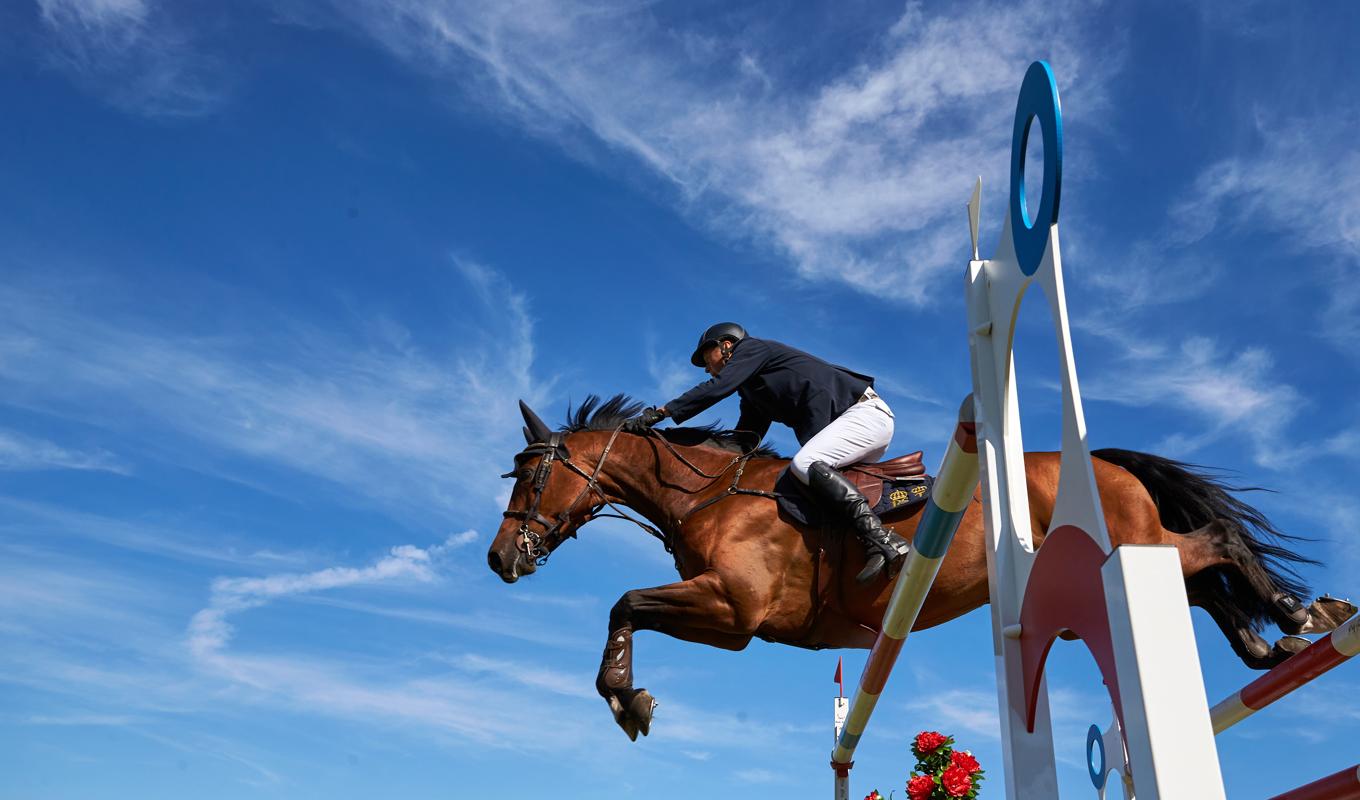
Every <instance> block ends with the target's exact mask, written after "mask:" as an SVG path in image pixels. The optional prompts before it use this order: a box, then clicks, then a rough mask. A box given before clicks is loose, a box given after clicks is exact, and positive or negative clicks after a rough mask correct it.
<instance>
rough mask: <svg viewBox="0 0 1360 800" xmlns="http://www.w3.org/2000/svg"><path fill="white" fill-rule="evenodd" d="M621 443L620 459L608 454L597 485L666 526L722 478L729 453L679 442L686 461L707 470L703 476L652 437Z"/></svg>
mask: <svg viewBox="0 0 1360 800" xmlns="http://www.w3.org/2000/svg"><path fill="white" fill-rule="evenodd" d="M629 444H630V445H632V446H629V447H627V448H625V450H624V452H623V453H621V454H620V455H624V456H625V457H624V458H620V459H618V460H617V461H614V460H613V459H610V460H609V461H608V462H606V465H605V468H604V469H603V470H602V472H601V476H600V477H601V484H602V485H603V486H604V487H605V490H606V491H608V492H609V493H610V494H611V495H612V496H613V497H614V498H616V499H618V500H619V501H620V502H621V503H622V504H623V505H626V506H628V507H629V508H631V509H633V510H634V511H637V512H638V513H639V514H641V515H642V516H644V517H646V518H647V519H648V520H649V521H650V522H652V523H653V524H655V525H657V526H659V527H662V528H669V527H670V526H672V525H673V524H674V523H675V522H676V521H678V520H679V519H681V518H683V517H684V515H685V513H686V512H687V511H689V509H690V508H691V507H693V506H694V504H695V503H697V502H699V500H700V498H701V497H702V496H703V495H705V494H706V492H705V490H706V489H708V488H709V487H712V486H714V485H715V483H722V482H723V481H724V480H727V479H728V478H729V476H728V475H727V474H725V473H724V468H725V467H727V466H729V465H730V464H731V462H732V456H731V455H730V454H726V453H722V452H719V451H716V450H714V449H713V448H708V447H679V446H676V448H675V449H676V451H677V452H679V453H681V454H682V455H683V456H684V457H685V458H686V459H687V460H688V461H689V462H690V463H691V464H693V465H694V466H695V467H698V468H699V469H700V470H703V471H704V472H706V473H708V474H709V475H717V474H719V473H724V474H723V475H722V477H720V478H717V479H716V480H715V479H714V478H706V477H704V476H703V475H700V474H698V473H696V472H695V471H694V470H692V469H691V468H690V467H688V466H686V465H685V464H684V463H683V462H682V461H680V459H678V458H676V457H675V455H674V454H672V453H671V452H669V451H668V450H667V449H666V446H665V445H663V444H661V443H659V442H657V441H655V440H644V439H641V438H635V439H633V440H632V441H630V442H629Z"/></svg>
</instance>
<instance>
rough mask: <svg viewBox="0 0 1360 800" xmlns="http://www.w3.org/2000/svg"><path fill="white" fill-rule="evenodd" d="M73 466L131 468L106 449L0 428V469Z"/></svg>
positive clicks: (104, 469)
mask: <svg viewBox="0 0 1360 800" xmlns="http://www.w3.org/2000/svg"><path fill="white" fill-rule="evenodd" d="M43 469H76V470H94V471H99V472H114V473H118V474H120V475H127V474H130V473H131V471H132V469H131V467H130V466H128V465H127V464H126V463H124V462H123V461H121V460H120V459H119V458H117V457H116V456H114V455H113V454H112V453H110V452H108V451H107V450H102V449H99V448H95V449H93V450H71V449H68V448H65V447H62V446H61V445H58V444H56V443H54V442H49V441H47V440H46V439H39V438H36V437H33V436H25V435H24V434H22V433H19V432H17V431H5V430H0V470H12V471H28V470H43Z"/></svg>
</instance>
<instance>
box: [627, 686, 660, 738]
mask: <svg viewBox="0 0 1360 800" xmlns="http://www.w3.org/2000/svg"><path fill="white" fill-rule="evenodd" d="M655 710H656V698H654V697H652V695H651V694H650V693H649V692H648V691H647V690H646V689H638V693H637V694H635V695H633V699H632V701H631V702H630V703H628V716H629V718H630V719H631V720H633V721H634V722H635V724H636V726H637V730H638V731H639V732H641V733H642V735H643V736H646V735H647V734H649V733H651V732H652V712H653V711H655Z"/></svg>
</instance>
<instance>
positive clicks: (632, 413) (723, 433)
mask: <svg viewBox="0 0 1360 800" xmlns="http://www.w3.org/2000/svg"><path fill="white" fill-rule="evenodd" d="M640 413H642V403H639V402H637V401H636V400H634V399H633V398H631V397H629V396H628V395H626V394H616V395H614V396H613V397H611V398H609V399H608V400H601V399H600V398H599V397H598V396H596V395H593V394H592V395H589V396H587V397H586V399H585V400H583V401H582V402H581V405H579V406H577V407H576V408H575V409H573V408H572V407H571V405H570V404H568V406H567V424H566V425H564V426H562V428H561V430H562V432H563V433H576V432H577V431H610V430H613V429H614V428H617V427H618V426H619V424H620V423H622V422H623V421H625V420H629V419H632V418H633V417H636V416H637V415H638V414H640ZM655 430H656V432H657V433H659V434H661V435H662V436H664V437H666V441H668V442H670V443H671V444H678V445H680V446H681V447H716V448H718V449H720V450H726V451H728V452H732V453H744V452H746V450H747V449H748V448H749V447H750V446H751V440H752V438H754V437H753V436H752V435H751V434H750V433H746V432H743V431H729V430H722V429H720V428H718V426H717V425H697V426H690V427H687V428H679V427H674V428H656V429H655ZM751 455H752V457H753V458H783V456H781V455H780V454H779V452H778V451H776V450H775V449H774V448H773V447H770V446H768V445H766V444H765V443H764V442H761V443H760V444H758V445H757V446H756V449H755V450H754V451H753V452H752V454H751Z"/></svg>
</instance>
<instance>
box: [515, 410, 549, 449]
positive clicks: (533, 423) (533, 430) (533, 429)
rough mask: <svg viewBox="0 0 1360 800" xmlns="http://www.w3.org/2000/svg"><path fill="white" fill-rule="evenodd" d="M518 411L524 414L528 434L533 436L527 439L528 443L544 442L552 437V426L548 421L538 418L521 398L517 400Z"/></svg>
mask: <svg viewBox="0 0 1360 800" xmlns="http://www.w3.org/2000/svg"><path fill="white" fill-rule="evenodd" d="M519 413H521V414H523V415H524V421H525V422H526V423H527V424H528V429H529V434H530V436H532V437H533V438H531V439H529V444H533V443H534V442H546V441H548V440H549V439H551V438H552V428H549V427H548V423H546V422H544V421H543V420H541V419H539V417H538V415H537V414H535V413H534V410H533V409H532V408H529V406H528V405H526V404H525V402H524V401H523V400H521V401H519Z"/></svg>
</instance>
